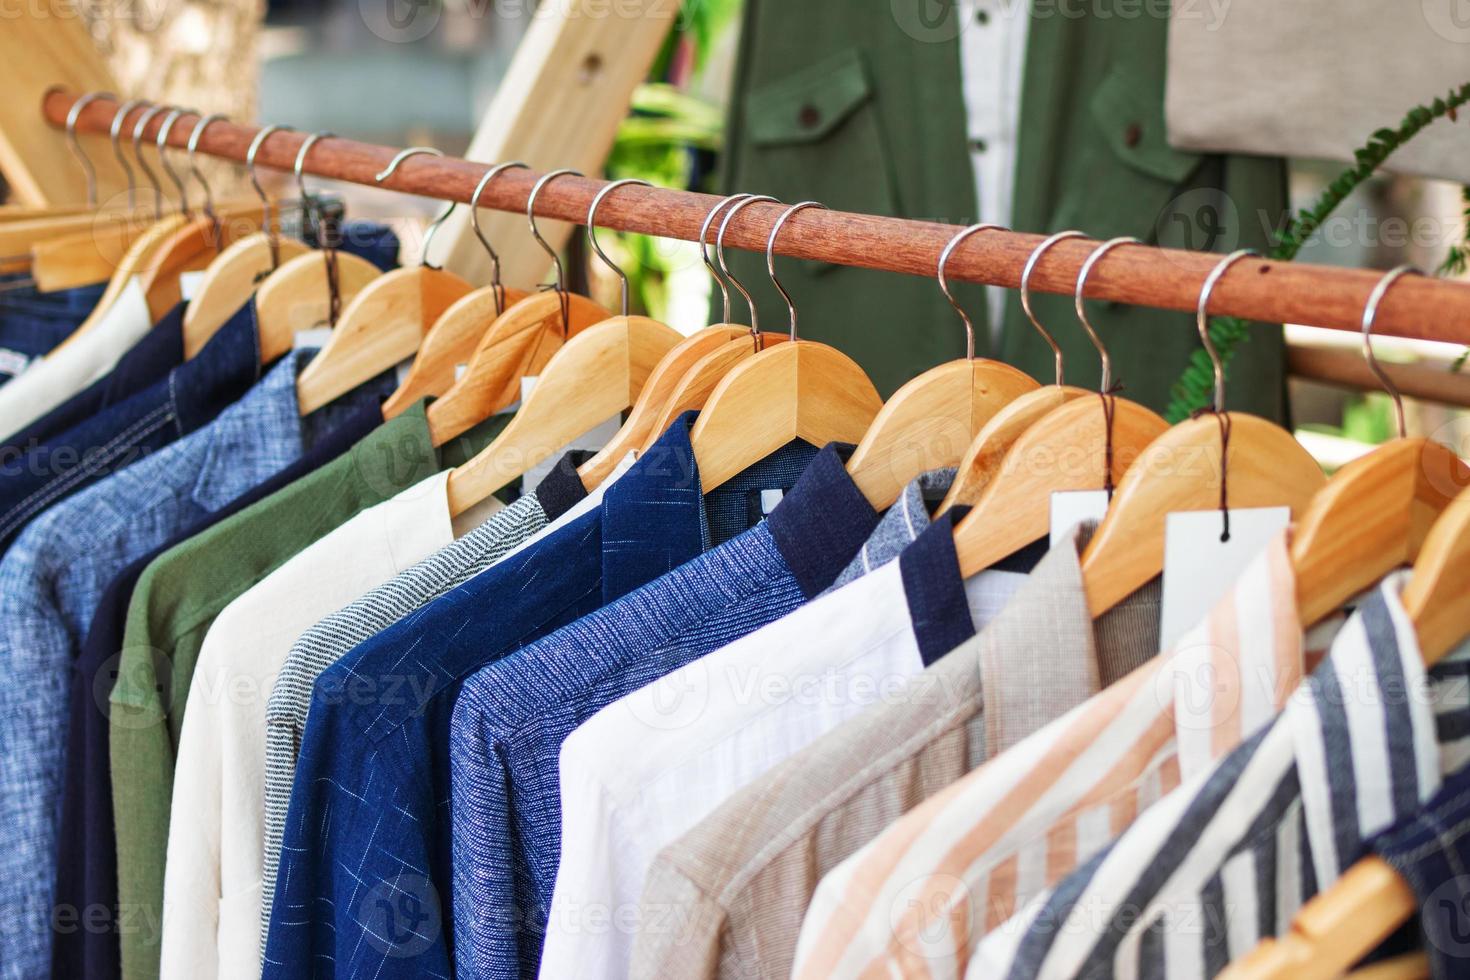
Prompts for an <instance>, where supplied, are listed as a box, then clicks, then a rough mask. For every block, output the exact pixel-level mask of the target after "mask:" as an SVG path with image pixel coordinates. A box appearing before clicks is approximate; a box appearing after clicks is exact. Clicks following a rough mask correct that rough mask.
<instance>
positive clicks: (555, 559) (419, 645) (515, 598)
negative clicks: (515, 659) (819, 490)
mask: <svg viewBox="0 0 1470 980" xmlns="http://www.w3.org/2000/svg"><path fill="white" fill-rule="evenodd" d="M693 418H694V413H687V414H686V415H684V416H683V417H681V418H680V419H679V420H678V421H676V422H675V423H674V425H673V426H671V427H670V429H669V431H668V432H666V433H665V434H664V435H663V437H662V438H660V439H659V441H658V442H657V443H655V444H654V446H653V447H651V448H650V450H649V451H648V452H647V453H645V454H644V455H643V457H642V458H641V459H640V460H639V461H638V462H637V463H636V464H635V465H634V466H633V467H632V469H630V470H629V471H628V472H627V473H626V474H624V475H623V477H622V478H621V479H619V480H618V482H617V483H615V484H613V485H612V486H611V487H610V488H608V490H607V492H606V495H605V496H604V498H603V502H602V505H601V506H600V507H599V508H598V509H597V510H594V511H592V512H590V513H588V514H585V515H583V516H582V517H581V518H579V519H578V520H576V521H574V522H572V523H571V524H569V525H567V526H566V527H564V528H562V529H561V530H560V531H558V532H556V533H555V534H552V535H550V536H548V537H546V538H544V539H542V540H541V541H539V542H537V543H535V544H532V545H531V546H529V547H527V548H525V549H524V550H522V551H520V552H518V553H517V554H514V555H512V556H510V557H508V558H506V559H504V560H503V561H501V562H500V564H498V565H495V566H494V567H492V568H490V569H488V570H487V571H485V572H483V573H481V574H480V575H477V576H476V577H475V578H473V579H471V580H470V581H469V582H467V583H465V584H464V585H462V586H459V587H458V588H456V589H455V590H454V591H453V592H451V593H449V594H447V595H445V596H443V597H441V598H440V599H437V600H435V601H434V602H432V603H430V604H429V605H428V606H425V607H423V608H422V609H420V610H418V611H416V612H414V613H412V614H410V615H409V616H408V617H406V618H405V619H403V620H401V621H400V622H399V623H397V624H396V625H394V626H393V627H391V628H389V629H388V630H385V631H384V632H382V633H380V634H378V635H377V636H376V637H374V638H373V639H371V640H369V641H367V642H366V643H363V644H362V645H360V646H358V647H357V648H356V649H354V650H353V651H352V652H350V653H349V654H347V656H346V657H344V658H343V659H342V660H341V661H339V662H338V663H337V664H336V665H334V666H332V667H330V668H329V669H327V670H326V671H325V672H324V673H323V674H322V675H321V676H320V677H319V678H318V679H317V682H316V686H315V688H314V689H313V695H312V704H311V709H310V712H309V713H308V715H307V723H306V730H305V733H304V736H303V739H302V745H301V754H300V757H299V759H298V760H297V769H296V777H295V783H294V786H293V789H292V795H291V804H290V807H289V810H288V813H287V818H286V828H285V835H284V839H283V842H282V847H281V864H280V870H279V873H278V877H277V881H276V893H275V899H274V903H273V911H272V919H271V924H270V929H269V932H268V935H267V940H266V948H265V965H264V970H263V976H264V978H265V980H281V978H287V977H292V978H295V977H323V978H325V977H335V976H353V977H358V976H361V977H374V978H377V980H387V978H390V977H401V978H405V980H407V978H415V980H416V978H420V977H448V976H451V975H452V974H451V966H450V963H451V959H450V957H451V950H450V943H451V937H452V924H451V922H450V918H449V917H450V909H449V891H448V885H449V880H450V840H449V828H450V811H449V728H450V719H451V716H452V712H453V709H454V701H455V698H456V697H457V696H458V693H459V688H460V685H461V683H462V682H463V680H464V678H466V677H467V676H469V675H470V674H472V673H473V672H474V671H476V670H478V669H480V668H481V667H483V666H485V665H486V664H488V663H492V662H494V661H495V660H498V659H500V658H501V657H504V656H506V655H507V654H511V653H513V652H515V651H516V650H517V649H519V648H520V647H522V646H524V645H525V644H527V643H530V642H531V641H533V640H535V639H537V638H539V637H541V636H543V635H545V634H546V633H549V632H551V631H552V630H554V629H556V628H557V627H559V626H562V625H564V624H566V623H569V622H571V621H573V620H575V619H577V618H579V617H581V616H583V615H586V614H587V613H589V612H592V611H593V610H595V609H597V608H599V607H601V606H602V605H604V604H606V603H608V602H611V601H613V600H615V599H618V598H620V597H621V596H623V595H626V594H627V593H629V592H631V591H633V590H634V589H636V588H638V587H639V586H641V585H643V584H644V583H645V582H647V581H649V580H651V579H653V578H656V577H657V576H659V575H661V574H663V573H664V572H666V571H668V570H670V569H673V568H676V567H678V566H679V565H682V564H683V563H684V562H686V561H688V560H690V559H691V558H694V557H695V556H696V555H698V554H699V553H700V552H701V551H702V550H703V549H704V548H707V547H709V546H710V545H711V543H712V540H713V539H712V537H711V535H712V534H718V533H720V532H718V531H715V530H714V529H716V528H729V527H732V526H733V525H734V522H735V520H736V517H737V515H740V514H745V515H747V516H750V514H751V512H750V509H749V508H750V500H751V499H753V498H752V496H751V495H752V493H755V494H757V495H758V494H759V489H758V488H762V487H764V488H772V489H775V488H779V489H782V490H784V489H786V488H789V487H790V486H791V485H792V484H793V483H794V482H795V480H796V477H797V475H799V472H800V470H801V469H802V468H804V466H805V463H806V462H808V461H809V460H810V458H811V456H812V454H813V453H814V452H815V450H813V449H812V448H811V447H810V446H806V445H805V444H793V445H792V446H790V447H787V448H786V449H784V450H782V451H781V452H778V453H777V454H776V455H775V456H773V457H772V458H771V459H769V460H766V461H763V462H762V463H759V464H757V465H756V466H754V467H752V468H751V469H749V470H747V471H746V472H745V473H744V474H742V475H741V476H740V477H739V478H737V479H734V480H731V481H729V482H728V483H726V484H724V485H722V486H721V487H719V488H718V489H716V490H715V491H713V492H712V493H710V494H708V495H707V496H705V497H703V498H701V494H700V485H699V475H698V470H697V468H696V465H695V461H694V453H693V450H692V448H691V447H690V444H689V427H690V425H691V424H692V422H693ZM755 516H758V512H757V514H756V515H755ZM747 526H748V524H747Z"/></svg>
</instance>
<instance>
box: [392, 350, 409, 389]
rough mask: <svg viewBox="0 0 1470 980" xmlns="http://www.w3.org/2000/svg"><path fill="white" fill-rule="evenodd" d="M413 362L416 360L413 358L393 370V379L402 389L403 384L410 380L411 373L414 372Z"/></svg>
mask: <svg viewBox="0 0 1470 980" xmlns="http://www.w3.org/2000/svg"><path fill="white" fill-rule="evenodd" d="M413 361H414V359H413V358H412V357H410V358H407V359H405V360H402V361H399V362H398V365H397V366H396V367H395V368H394V369H393V377H394V379H395V380H396V381H397V383H398V387H400V388H402V387H403V383H404V382H405V381H407V380H408V375H409V372H411V371H412V370H413Z"/></svg>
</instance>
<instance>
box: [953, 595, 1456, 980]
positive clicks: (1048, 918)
mask: <svg viewBox="0 0 1470 980" xmlns="http://www.w3.org/2000/svg"><path fill="white" fill-rule="evenodd" d="M1406 580H1407V573H1396V574H1394V575H1392V576H1390V577H1389V578H1388V579H1387V580H1385V582H1384V583H1383V584H1382V585H1381V586H1380V587H1379V588H1378V590H1377V591H1376V592H1375V593H1374V594H1373V595H1371V596H1370V597H1369V598H1368V600H1367V601H1366V602H1365V603H1364V604H1363V606H1362V607H1361V608H1360V609H1359V610H1358V611H1357V612H1356V613H1355V614H1354V615H1353V617H1352V619H1351V620H1349V622H1348V624H1347V626H1346V627H1344V628H1343V630H1342V632H1341V633H1340V634H1339V635H1338V637H1337V640H1336V641H1335V642H1334V643H1333V645H1332V649H1331V652H1330V654H1329V655H1328V657H1327V658H1326V659H1325V660H1324V661H1323V663H1322V665H1321V666H1320V667H1319V668H1318V669H1317V670H1316V671H1315V672H1314V673H1313V674H1312V676H1311V677H1309V678H1308V679H1307V680H1306V681H1305V683H1303V684H1302V685H1301V687H1300V689H1299V690H1298V691H1297V692H1296V694H1295V695H1293V696H1292V697H1291V698H1290V700H1289V702H1288V703H1287V705H1286V707H1285V710H1284V711H1283V712H1282V714H1281V716H1280V718H1279V719H1278V720H1276V721H1275V722H1274V723H1273V724H1272V725H1271V726H1270V727H1268V728H1267V729H1265V730H1264V731H1262V732H1259V733H1257V734H1256V735H1254V736H1252V737H1251V738H1249V739H1247V740H1246V741H1245V742H1244V743H1243V744H1241V745H1240V746H1239V747H1238V748H1236V749H1235V750H1234V751H1233V752H1231V753H1229V754H1228V755H1227V756H1225V758H1224V759H1222V760H1220V761H1218V762H1217V763H1215V764H1213V765H1209V764H1205V760H1204V759H1203V758H1202V757H1201V758H1194V757H1186V758H1183V759H1182V760H1181V765H1182V767H1183V773H1182V774H1183V777H1184V779H1185V782H1184V784H1183V785H1182V787H1181V788H1180V791H1179V792H1178V793H1175V794H1173V795H1172V796H1170V797H1169V799H1167V800H1165V801H1164V802H1163V803H1162V804H1160V805H1159V806H1158V807H1156V808H1155V809H1154V810H1153V811H1151V812H1149V813H1148V814H1146V815H1144V817H1142V818H1141V819H1140V820H1139V821H1138V822H1137V823H1136V824H1135V825H1134V826H1133V827H1132V828H1131V829H1130V830H1129V831H1128V832H1127V833H1126V834H1124V835H1123V836H1122V837H1121V838H1120V839H1119V840H1118V841H1117V842H1116V843H1114V844H1113V845H1111V846H1110V847H1108V848H1107V849H1105V850H1103V851H1101V852H1099V853H1098V854H1096V855H1095V856H1094V857H1093V858H1092V859H1091V860H1090V861H1088V862H1087V864H1086V865H1084V866H1083V867H1082V868H1080V869H1078V871H1077V872H1076V873H1074V874H1072V875H1071V876H1069V877H1068V878H1067V879H1065V880H1064V881H1063V882H1061V883H1060V884H1059V885H1058V886H1057V887H1056V888H1055V889H1054V890H1053V891H1051V892H1049V893H1048V894H1046V895H1043V896H1041V897H1040V898H1038V899H1037V900H1036V901H1034V902H1033V903H1031V905H1030V906H1029V907H1028V908H1027V909H1026V910H1025V911H1024V912H1023V913H1022V914H1021V915H1019V916H1017V918H1016V919H1015V920H1014V921H1013V922H1011V923H1008V924H1007V925H1006V926H1005V927H1004V928H1003V929H1001V930H998V931H997V932H996V933H994V934H993V935H992V936H990V937H987V939H986V942H985V943H984V944H983V946H982V947H981V949H980V950H979V951H978V952H977V956H976V959H975V960H974V961H973V962H972V964H971V968H970V973H969V976H971V977H1011V978H1020V977H1043V976H1045V977H1073V976H1089V977H1092V976H1125V977H1160V978H1162V977H1169V978H1171V980H1174V978H1181V977H1188V978H1192V977H1211V976H1215V975H1216V974H1218V973H1219V972H1220V971H1222V970H1223V969H1224V968H1225V966H1226V965H1227V964H1228V963H1229V962H1230V961H1231V960H1232V959H1235V958H1237V957H1240V956H1242V955H1244V954H1246V953H1248V952H1250V951H1251V950H1252V949H1253V948H1254V947H1255V946H1256V944H1257V943H1258V942H1260V940H1261V939H1262V938H1265V937H1268V936H1274V935H1280V934H1281V933H1283V932H1285V931H1286V930H1287V929H1288V928H1289V926H1290V923H1291V920H1292V919H1293V917H1294V916H1295V915H1296V912H1297V910H1298V909H1299V908H1300V907H1301V905H1302V904H1303V903H1304V902H1305V901H1306V900H1307V899H1309V898H1311V897H1312V896H1313V895H1314V894H1316V893H1317V892H1319V891H1321V890H1323V889H1325V888H1328V887H1330V886H1331V885H1332V884H1333V883H1334V882H1335V881H1336V880H1337V878H1338V877H1339V876H1340V875H1341V874H1342V873H1343V872H1344V871H1346V870H1347V869H1348V868H1349V867H1350V866H1351V865H1352V864H1353V863H1354V862H1356V861H1357V860H1358V859H1359V858H1361V857H1362V856H1364V854H1366V853H1367V851H1368V843H1367V842H1368V839H1369V838H1371V837H1372V836H1374V835H1376V834H1378V833H1380V832H1381V831H1383V830H1385V829H1387V828H1388V827H1389V826H1391V825H1392V824H1394V823H1396V822H1397V821H1399V820H1401V819H1403V818H1405V817H1408V816H1409V815H1411V814H1413V813H1414V812H1416V811H1417V810H1419V809H1420V808H1421V807H1422V806H1423V805H1424V803H1425V802H1426V801H1427V800H1429V799H1430V798H1431V797H1432V796H1433V795H1434V794H1435V793H1436V792H1437V791H1438V790H1439V787H1440V785H1441V782H1442V780H1443V776H1444V774H1446V773H1449V772H1452V771H1454V770H1455V769H1457V768H1459V767H1460V766H1462V765H1464V763H1465V762H1466V760H1467V757H1470V742H1467V739H1466V737H1465V732H1466V730H1467V729H1466V721H1467V720H1470V692H1467V679H1470V644H1465V645H1462V647H1461V649H1460V650H1459V651H1457V652H1456V653H1455V654H1453V655H1451V657H1449V658H1448V659H1446V660H1445V661H1443V662H1442V663H1441V664H1440V665H1439V666H1437V667H1436V668H1435V669H1434V670H1433V671H1431V672H1429V673H1428V674H1427V675H1426V673H1425V670H1424V665H1423V659H1422V655H1421V654H1420V652H1419V647H1418V642H1417V639H1416V637H1415V635H1414V627H1413V624H1412V622H1411V621H1410V620H1409V617H1408V615H1407V613H1405V612H1404V609H1403V606H1402V604H1401V603H1400V600H1399V595H1398V593H1399V590H1400V589H1401V587H1402V586H1403V583H1404V582H1405V581H1406Z"/></svg>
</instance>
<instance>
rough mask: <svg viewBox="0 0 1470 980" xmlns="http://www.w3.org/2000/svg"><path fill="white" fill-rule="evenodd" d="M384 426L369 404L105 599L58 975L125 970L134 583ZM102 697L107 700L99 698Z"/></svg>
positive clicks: (81, 723) (65, 869)
mask: <svg viewBox="0 0 1470 980" xmlns="http://www.w3.org/2000/svg"><path fill="white" fill-rule="evenodd" d="M382 424H383V413H382V410H381V409H380V408H379V407H378V406H377V405H365V406H363V407H362V408H361V409H359V410H358V411H357V412H356V413H354V414H353V415H352V416H351V417H350V418H348V419H347V420H346V421H344V422H343V423H342V424H341V425H339V426H337V427H335V428H334V429H332V431H331V432H329V433H327V435H326V436H325V437H324V438H322V439H320V440H318V441H317V442H316V443H315V444H314V445H313V446H312V447H311V449H310V450H308V451H307V452H306V453H305V454H304V455H302V457H301V458H300V459H298V460H297V461H296V462H295V463H292V464H291V465H290V466H288V467H286V468H285V469H284V470H281V471H280V472H279V473H277V474H276V475H275V476H272V477H271V478H270V479H268V480H266V481H265V482H263V483H260V484H257V485H256V486H255V487H253V488H251V489H250V490H249V491H247V492H246V493H244V494H242V495H240V496H239V497H236V498H235V499H234V500H232V501H230V502H229V503H228V504H226V505H225V506H224V507H221V508H220V509H219V510H216V511H212V512H211V513H209V514H207V515H205V516H203V517H201V518H199V519H198V520H196V521H195V522H193V523H192V524H191V525H190V526H189V527H188V528H186V529H185V530H183V531H181V532H179V534H177V535H175V536H174V537H173V538H171V539H169V540H168V541H166V542H165V543H163V544H162V545H159V546H158V547H157V548H155V549H153V550H152V551H150V552H149V553H148V554H146V555H144V556H143V557H142V558H139V559H138V560H136V561H134V562H133V563H132V564H131V565H129V566H128V567H127V568H126V569H124V570H123V571H121V572H119V573H118V574H117V576H116V577H114V578H113V580H112V581H111V582H109V583H108V585H107V588H106V590H104V591H103V593H102V598H101V600H100V601H99V602H98V603H97V611H96V613H94V614H93V616H92V625H91V626H90V627H88V629H87V639H86V642H84V643H83V644H82V652H81V654H80V656H78V657H77V660H76V663H75V664H74V665H73V669H72V671H71V679H70V692H69V697H70V708H69V710H68V712H67V714H68V718H69V724H68V731H67V740H66V746H67V748H66V765H65V769H64V775H63V778H62V792H61V830H60V834H59V841H58V845H57V848H56V860H57V869H56V896H55V908H57V909H59V910H62V911H61V912H58V913H57V916H58V921H57V923H56V928H55V929H54V930H53V942H52V948H51V974H52V976H54V977H58V978H60V977H86V978H87V980H116V978H118V977H121V976H122V958H121V950H120V948H119V946H118V928H119V925H120V923H119V922H118V919H117V915H116V907H117V839H116V836H115V832H114V829H113V820H112V770H111V761H110V758H109V753H108V737H107V736H108V731H107V729H108V713H107V712H106V710H99V708H104V706H105V698H106V694H107V692H108V691H110V690H111V686H112V678H113V668H115V666H116V663H115V658H116V657H117V655H118V651H119V650H121V649H122V646H123V630H124V627H125V625H126V623H127V617H128V600H129V599H130V598H131V596H132V594H133V586H134V585H136V584H137V581H138V577H139V576H141V575H142V574H143V570H144V569H145V568H147V567H148V565H149V564H151V563H152V561H153V559H155V558H157V557H158V556H159V555H161V554H163V553H164V552H165V551H167V550H168V549H170V548H172V547H174V546H175V545H178V544H182V543H183V542H185V541H187V540H188V539H189V538H191V537H193V536H194V535H196V534H200V533H202V532H203V531H205V530H207V529H209V528H211V527H213V526H214V525H216V524H218V523H220V522H221V521H223V520H225V519H226V518H228V517H232V516H233V515H235V514H238V513H239V512H240V511H242V510H244V509H245V508H246V507H249V506H251V505H253V504H254V503H256V502H257V501H260V500H264V499H265V498H266V497H269V496H270V495H271V494H273V493H275V492H276V491H277V490H281V489H283V488H285V487H287V486H290V485H291V484H292V483H294V482H296V481H297V480H299V479H301V478H302V477H304V476H307V475H308V474H311V473H313V472H315V471H316V470H317V469H319V468H321V467H322V466H324V465H325V464H326V463H328V462H330V461H331V460H333V459H336V458H337V457H339V456H341V455H342V454H343V453H345V452H347V451H348V450H349V449H351V448H352V447H353V445H354V444H356V443H357V442H358V440H360V439H365V438H367V436H368V434H369V433H371V432H372V431H373V430H374V429H375V428H377V427H378V426H380V425H382ZM95 699H102V700H95ZM70 909H78V910H85V911H86V916H87V919H86V921H87V927H86V928H74V927H71V925H70V924H69V923H67V922H66V921H63V920H62V916H63V914H64V912H65V910H70Z"/></svg>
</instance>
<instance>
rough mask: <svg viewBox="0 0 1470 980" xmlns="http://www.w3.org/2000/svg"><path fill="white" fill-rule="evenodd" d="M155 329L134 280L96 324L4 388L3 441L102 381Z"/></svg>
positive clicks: (0, 390) (0, 409)
mask: <svg viewBox="0 0 1470 980" xmlns="http://www.w3.org/2000/svg"><path fill="white" fill-rule="evenodd" d="M152 326H153V320H152V318H151V317H150V316H149V313H148V300H147V297H146V295H145V294H144V292H143V286H142V284H141V283H140V282H139V281H138V278H137V277H136V276H134V277H133V278H131V279H129V280H128V283H127V285H126V286H124V287H123V289H122V291H121V292H120V293H119V294H118V297H117V299H116V300H115V301H114V302H113V304H112V306H111V307H109V308H108V310H107V312H106V313H104V314H103V315H102V317H101V318H100V319H99V320H98V322H97V323H95V324H93V325H92V327H90V328H89V329H88V330H87V332H86V333H85V334H84V335H82V336H81V337H78V338H76V339H75V340H73V341H72V342H71V343H69V344H66V345H65V346H64V347H61V348H60V349H58V350H54V351H52V352H51V353H50V354H48V355H47V356H46V357H44V358H42V359H41V360H40V361H38V362H36V363H35V364H32V365H31V366H30V368H28V369H27V370H26V371H25V373H24V374H21V375H18V376H17V377H15V378H13V379H12V380H10V381H9V382H7V383H6V384H5V385H3V386H0V440H5V441H6V442H8V441H9V440H10V437H11V436H13V435H14V434H15V433H17V432H19V431H20V430H21V429H23V428H25V427H26V426H28V425H30V424H31V423H32V422H34V421H35V420H36V419H38V418H40V417H41V416H43V415H45V414H46V413H47V412H49V411H51V410H52V409H53V408H55V407H56V406H57V405H60V404H62V403H63V402H65V401H66V400H67V399H68V398H70V397H72V396H73V395H75V394H76V393H77V392H79V391H81V390H82V389H84V388H86V387H87V386H88V385H90V384H92V382H94V381H96V380H97V379H98V378H101V377H102V376H103V375H105V374H106V373H107V372H108V371H111V370H112V368H113V366H114V365H115V364H117V362H118V360H119V359H120V358H121V357H122V356H123V354H125V353H126V352H127V351H128V349H129V348H130V347H132V346H133V345H134V344H136V343H137V342H138V341H139V340H141V339H142V337H143V335H144V334H146V333H147V332H148V328H150V327H152Z"/></svg>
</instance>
